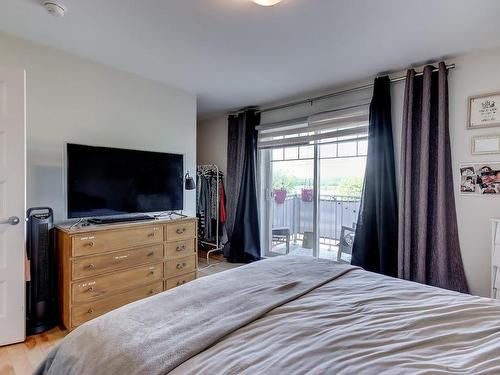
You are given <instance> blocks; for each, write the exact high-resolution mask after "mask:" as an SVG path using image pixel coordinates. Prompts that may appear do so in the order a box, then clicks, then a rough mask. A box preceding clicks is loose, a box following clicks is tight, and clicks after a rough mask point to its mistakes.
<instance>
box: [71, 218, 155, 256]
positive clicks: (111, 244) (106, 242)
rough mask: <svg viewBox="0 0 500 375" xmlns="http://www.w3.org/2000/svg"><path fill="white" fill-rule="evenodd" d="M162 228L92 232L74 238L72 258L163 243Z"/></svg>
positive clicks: (151, 227)
mask: <svg viewBox="0 0 500 375" xmlns="http://www.w3.org/2000/svg"><path fill="white" fill-rule="evenodd" d="M161 229H162V227H161V226H159V225H155V226H150V227H147V228H144V227H143V228H130V229H117V230H114V231H109V232H104V231H103V232H92V233H85V234H81V235H77V236H74V237H73V239H72V241H73V247H72V248H73V256H74V257H77V256H83V255H92V254H96V253H100V252H103V251H105V252H108V251H112V250H120V249H125V248H128V247H134V246H141V245H148V244H153V243H160V242H162V241H163V232H162V230H161Z"/></svg>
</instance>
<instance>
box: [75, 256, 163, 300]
mask: <svg viewBox="0 0 500 375" xmlns="http://www.w3.org/2000/svg"><path fill="white" fill-rule="evenodd" d="M162 266H163V263H157V264H154V265H149V266H142V267H138V268H134V269H131V270H127V271H121V272H116V273H112V274H108V275H104V276H99V277H94V278H89V279H85V280H82V281H78V282H75V283H73V284H71V291H72V297H73V298H72V300H73V302H87V301H93V300H96V299H98V298H101V297H106V296H109V295H111V294H115V293H118V292H120V291H123V290H125V289H128V288H131V287H135V286H138V285H143V284H147V283H151V282H153V281H158V280H162V278H163V269H162V268H163V267H162Z"/></svg>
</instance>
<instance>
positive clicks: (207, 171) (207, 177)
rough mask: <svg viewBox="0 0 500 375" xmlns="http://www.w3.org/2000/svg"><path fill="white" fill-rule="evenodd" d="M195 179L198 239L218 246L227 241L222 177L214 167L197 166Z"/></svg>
mask: <svg viewBox="0 0 500 375" xmlns="http://www.w3.org/2000/svg"><path fill="white" fill-rule="evenodd" d="M196 178H197V184H196V189H197V192H196V196H197V207H196V215H197V217H198V219H199V231H198V233H199V238H200V239H202V240H203V241H206V242H211V243H213V244H214V245H217V246H219V245H221V244H223V243H225V241H227V234H226V230H225V222H226V220H227V214H226V207H225V202H226V195H225V188H224V175H223V173H222V172H220V171H218V169H217V168H216V167H215V166H198V167H197V173H196ZM217 228H218V236H217ZM216 242H218V243H216Z"/></svg>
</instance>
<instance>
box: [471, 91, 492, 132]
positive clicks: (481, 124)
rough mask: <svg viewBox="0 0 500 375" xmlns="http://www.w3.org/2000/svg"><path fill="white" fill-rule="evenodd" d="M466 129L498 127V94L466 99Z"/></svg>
mask: <svg viewBox="0 0 500 375" xmlns="http://www.w3.org/2000/svg"><path fill="white" fill-rule="evenodd" d="M467 118H468V120H467V128H468V129H480V128H490V127H495V126H500V92H497V93H491V94H484V95H476V96H470V97H469V98H468V116H467Z"/></svg>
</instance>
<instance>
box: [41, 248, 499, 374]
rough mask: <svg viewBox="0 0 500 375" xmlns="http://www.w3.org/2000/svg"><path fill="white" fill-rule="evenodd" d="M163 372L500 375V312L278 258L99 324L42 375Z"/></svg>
mask: <svg viewBox="0 0 500 375" xmlns="http://www.w3.org/2000/svg"><path fill="white" fill-rule="evenodd" d="M214 313H215V314H214ZM168 372H171V373H172V374H217V375H218V374H270V375H273V374H280V375H281V374H283V375H288V374H449V373H457V374H500V302H498V301H495V300H489V299H485V298H480V297H473V296H468V295H463V294H459V293H454V292H450V291H446V290H442V289H437V288H432V287H427V286H423V285H420V284H416V283H411V282H407V281H402V280H397V279H392V278H388V277H385V276H380V275H377V274H373V273H369V272H366V271H363V270H360V269H355V268H353V267H350V266H346V265H340V264H336V263H333V262H328V261H315V260H313V259H311V258H305V257H293V256H287V257H280V258H275V259H271V260H265V261H261V262H257V263H254V264H251V265H248V266H245V267H241V268H238V269H235V270H231V271H227V272H224V273H220V274H217V275H213V276H210V277H207V278H203V279H199V280H196V281H194V282H191V283H189V284H186V285H185V286H182V287H179V288H176V289H173V290H172V291H169V292H165V293H162V294H160V295H157V296H153V297H151V298H148V299H146V300H142V301H138V302H136V303H133V304H130V305H127V306H125V307H123V308H120V309H118V310H115V311H113V312H111V313H109V314H106V315H104V316H102V317H100V318H97V319H95V320H93V321H91V322H89V323H87V324H85V325H83V326H81V327H80V328H78V329H77V330H75V331H74V332H72V333H71V334H70V335H68V336H67V337H66V338H65V339H64V340H63V341H62V343H61V344H60V345H59V346H58V347H57V348H55V350H54V351H53V352H52V353H51V354H50V355H49V357H48V359H47V360H46V361H45V363H44V364H43V365H42V366H41V367H40V368H39V370H38V373H39V374H42V373H47V374H165V373H168Z"/></svg>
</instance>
